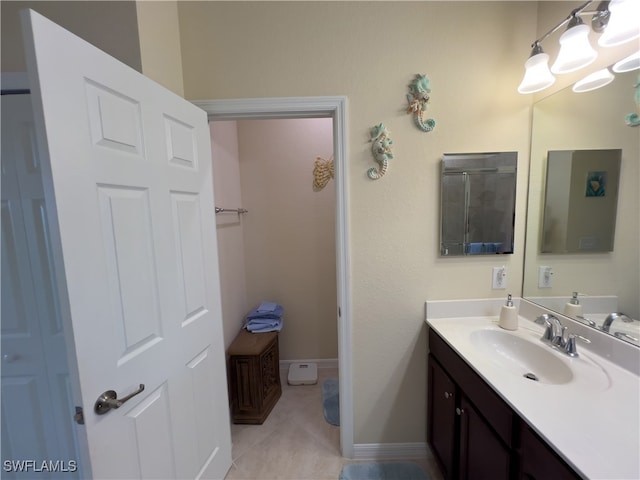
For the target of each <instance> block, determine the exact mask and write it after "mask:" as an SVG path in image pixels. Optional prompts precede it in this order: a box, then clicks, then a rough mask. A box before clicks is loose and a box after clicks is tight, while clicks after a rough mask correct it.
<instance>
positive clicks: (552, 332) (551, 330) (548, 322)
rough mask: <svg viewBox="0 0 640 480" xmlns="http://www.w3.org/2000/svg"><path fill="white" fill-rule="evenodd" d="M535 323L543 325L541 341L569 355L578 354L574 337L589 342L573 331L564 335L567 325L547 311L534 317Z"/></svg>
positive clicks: (575, 355) (574, 355)
mask: <svg viewBox="0 0 640 480" xmlns="http://www.w3.org/2000/svg"><path fill="white" fill-rule="evenodd" d="M535 323H537V324H539V325H544V326H545V330H544V333H543V334H542V337H540V340H541V341H542V342H544V343H546V344H548V345H549V346H551V347H554V348H557V349H559V350H561V351H562V352H564V353H566V354H567V355H569V356H570V357H577V356H578V351H577V349H576V338H579V339H580V340H582V341H583V342H585V343H591V341H590V340H589V339H588V338H585V337H583V336H582V335H576V334H573V333H571V334H569V335H566V332H567V327H564V326H563V325H562V323H560V320H558V318H556V317H554V316H553V315H550V314H548V313H544V314H542V315H540V316H539V317H538V318H536V319H535Z"/></svg>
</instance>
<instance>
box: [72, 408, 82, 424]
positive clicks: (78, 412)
mask: <svg viewBox="0 0 640 480" xmlns="http://www.w3.org/2000/svg"><path fill="white" fill-rule="evenodd" d="M73 421H74V422H76V423H77V424H78V425H84V412H83V411H82V407H76V414H75V415H74V416H73Z"/></svg>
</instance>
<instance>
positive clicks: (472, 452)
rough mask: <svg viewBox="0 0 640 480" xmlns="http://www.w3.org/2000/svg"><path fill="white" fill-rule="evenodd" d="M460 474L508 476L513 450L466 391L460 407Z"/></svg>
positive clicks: (497, 479) (495, 478)
mask: <svg viewBox="0 0 640 480" xmlns="http://www.w3.org/2000/svg"><path fill="white" fill-rule="evenodd" d="M456 413H457V414H458V415H459V416H460V478H461V479H467V480H474V479H478V480H486V479H489V478H490V479H491V480H501V479H505V480H507V479H508V478H509V465H510V451H509V449H508V448H507V447H506V446H504V444H503V443H502V441H501V440H500V439H499V437H498V436H497V435H496V434H495V433H494V432H493V430H491V428H490V427H489V426H488V425H487V423H485V421H484V419H483V418H482V417H481V416H480V415H479V414H478V412H477V411H476V410H475V408H473V406H472V405H471V403H470V402H469V401H468V400H467V398H466V397H465V396H464V395H463V396H462V397H461V399H460V407H459V408H458V409H457V410H456Z"/></svg>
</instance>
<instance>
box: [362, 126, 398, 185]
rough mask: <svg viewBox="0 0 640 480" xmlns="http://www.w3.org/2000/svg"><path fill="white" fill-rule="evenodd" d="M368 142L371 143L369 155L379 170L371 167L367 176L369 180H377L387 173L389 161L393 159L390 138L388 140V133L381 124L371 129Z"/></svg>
mask: <svg viewBox="0 0 640 480" xmlns="http://www.w3.org/2000/svg"><path fill="white" fill-rule="evenodd" d="M369 141H370V142H372V145H371V153H372V154H373V158H374V159H375V161H376V162H378V164H379V165H380V168H379V169H376V168H375V167H371V168H370V169H369V170H367V175H368V176H369V178H370V179H371V180H378V179H380V178H382V177H383V176H384V174H385V173H387V167H388V166H389V160H390V159H392V158H393V153H392V152H391V145H393V142H392V141H391V138H389V132H388V131H387V129H386V128H385V126H384V125H383V124H382V123H380V124H378V125H376V126H375V127H373V128H372V129H371V138H370V139H369Z"/></svg>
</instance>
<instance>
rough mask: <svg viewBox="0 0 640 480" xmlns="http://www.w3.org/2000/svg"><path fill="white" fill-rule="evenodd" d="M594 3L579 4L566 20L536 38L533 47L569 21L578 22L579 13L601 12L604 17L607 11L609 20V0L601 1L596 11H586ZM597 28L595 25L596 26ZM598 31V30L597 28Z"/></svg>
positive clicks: (592, 0)
mask: <svg viewBox="0 0 640 480" xmlns="http://www.w3.org/2000/svg"><path fill="white" fill-rule="evenodd" d="M592 3H594V0H590V1H588V2H585V3H584V4H582V5H581V6H579V7H578V8H576V9H574V10H572V11H571V13H570V14H569V15H568V16H567V18H565V19H564V20H562V21H561V22H560V23H558V24H557V25H556V26H555V27H553V28H552V29H551V30H549V31H548V32H547V33H545V34H544V35H542V36H541V37H540V38H538V39H537V40H535V41H534V42H533V43H532V44H531V47H532V48H533V47H535V45H536V44H540V42H542V41H543V40H545V39H546V38H547V37H549V36H550V35H553V34H554V33H555V32H557V31H558V30H560V29H561V28H562V27H564V26H565V25H566V24H567V23H569V22H578V20H579V15H588V14H594V15H598V14H601V15H602V17H604V14H602V12H606V17H607V20H608V18H609V15H608V13H609V11H608V10H607V9H606V7H607V5H608V4H609V2H608V1H603V2H600V5H599V6H598V9H597V10H595V11H585V8H587V7H588V6H589V5H591V4H592ZM605 25H606V22H605V23H604V25H603V26H602V27H601V28H604V26H605ZM594 29H595V27H594ZM596 31H597V30H596Z"/></svg>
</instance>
